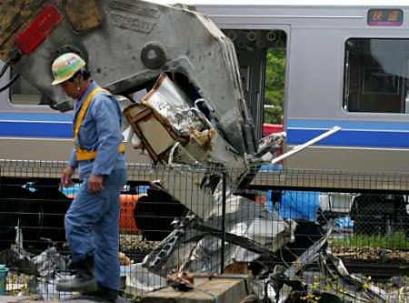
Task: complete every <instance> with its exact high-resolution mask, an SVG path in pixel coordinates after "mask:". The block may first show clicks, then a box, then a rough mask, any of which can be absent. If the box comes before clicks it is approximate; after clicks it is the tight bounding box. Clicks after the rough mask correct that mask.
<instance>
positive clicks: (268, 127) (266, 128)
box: [263, 123, 284, 137]
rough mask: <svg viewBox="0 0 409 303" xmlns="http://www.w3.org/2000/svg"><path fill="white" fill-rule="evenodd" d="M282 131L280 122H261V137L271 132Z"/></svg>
mask: <svg viewBox="0 0 409 303" xmlns="http://www.w3.org/2000/svg"><path fill="white" fill-rule="evenodd" d="M282 131H284V127H283V125H282V124H270V123H264V124H263V137H264V136H268V135H270V134H273V133H280V132H282Z"/></svg>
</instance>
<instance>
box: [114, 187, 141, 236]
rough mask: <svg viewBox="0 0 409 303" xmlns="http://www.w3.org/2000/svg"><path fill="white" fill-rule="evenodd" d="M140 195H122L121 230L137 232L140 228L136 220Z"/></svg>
mask: <svg viewBox="0 0 409 303" xmlns="http://www.w3.org/2000/svg"><path fill="white" fill-rule="evenodd" d="M138 200H139V195H125V194H122V195H121V216H120V220H119V230H120V231H123V232H127V233H136V232H138V230H139V228H138V226H137V225H136V221H135V215H134V211H135V206H136V204H137V203H138Z"/></svg>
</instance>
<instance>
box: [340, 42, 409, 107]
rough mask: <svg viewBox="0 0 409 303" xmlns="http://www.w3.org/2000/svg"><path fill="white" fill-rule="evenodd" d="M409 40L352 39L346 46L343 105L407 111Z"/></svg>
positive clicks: (408, 95) (408, 101)
mask: <svg viewBox="0 0 409 303" xmlns="http://www.w3.org/2000/svg"><path fill="white" fill-rule="evenodd" d="M408 50H409V39H378V38H353V39H349V40H348V41H347V42H346V47H345V81H344V108H345V109H346V110H348V111H350V112H373V113H409V81H408V77H409V51H408Z"/></svg>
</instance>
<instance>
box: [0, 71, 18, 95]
mask: <svg viewBox="0 0 409 303" xmlns="http://www.w3.org/2000/svg"><path fill="white" fill-rule="evenodd" d="M19 77H20V75H19V74H15V75H14V76H13V78H11V80H10V81H9V82H8V83H7V84H6V85H4V86H3V87H2V88H0V93H1V92H2V91H4V90H6V89H8V88H9V87H10V86H11V85H12V84H13V83H14V82H15V81H16V80H17V79H18V78H19ZM0 78H1V76H0Z"/></svg>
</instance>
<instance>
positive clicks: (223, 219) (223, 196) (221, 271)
mask: <svg viewBox="0 0 409 303" xmlns="http://www.w3.org/2000/svg"><path fill="white" fill-rule="evenodd" d="M226 181H227V178H226V172H225V171H224V170H223V172H222V191H223V193H222V249H221V258H220V273H221V274H222V273H223V272H224V243H225V241H226V229H225V219H226V190H227V184H226Z"/></svg>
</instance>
